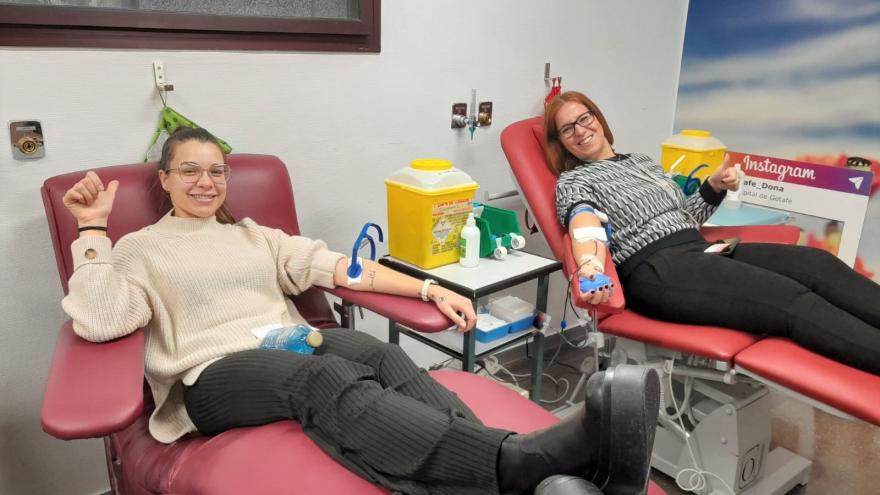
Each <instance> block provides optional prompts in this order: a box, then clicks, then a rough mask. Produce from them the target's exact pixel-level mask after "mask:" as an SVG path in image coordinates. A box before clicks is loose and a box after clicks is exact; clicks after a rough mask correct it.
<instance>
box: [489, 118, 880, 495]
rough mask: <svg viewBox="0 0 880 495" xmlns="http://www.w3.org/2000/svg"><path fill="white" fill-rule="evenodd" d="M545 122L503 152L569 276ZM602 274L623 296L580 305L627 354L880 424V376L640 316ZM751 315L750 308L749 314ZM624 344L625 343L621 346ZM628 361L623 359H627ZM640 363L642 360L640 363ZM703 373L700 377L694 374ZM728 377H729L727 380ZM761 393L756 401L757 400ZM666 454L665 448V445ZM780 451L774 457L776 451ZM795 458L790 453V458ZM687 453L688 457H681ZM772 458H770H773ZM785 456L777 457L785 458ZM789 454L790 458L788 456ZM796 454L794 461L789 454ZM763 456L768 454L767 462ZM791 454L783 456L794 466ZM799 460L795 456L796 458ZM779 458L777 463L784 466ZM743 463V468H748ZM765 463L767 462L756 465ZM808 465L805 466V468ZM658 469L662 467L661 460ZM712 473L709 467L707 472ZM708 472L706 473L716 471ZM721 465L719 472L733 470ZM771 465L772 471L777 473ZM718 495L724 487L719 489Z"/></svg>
mask: <svg viewBox="0 0 880 495" xmlns="http://www.w3.org/2000/svg"><path fill="white" fill-rule="evenodd" d="M544 145H545V143H544V119H543V117H533V118H529V119H525V120H521V121H519V122H515V123H513V124H511V125H509V126H508V127H507V128H505V129H504V130H503V131H502V133H501V146H502V148H503V150H504V153H505V155H506V157H507V160H508V162H509V163H510V166H511V171H512V174H513V178H514V182H515V183H516V185H517V188H518V189H519V191H520V193H521V195H522V197H523V199H524V202H525V204H526V208H527V209H528V211H529V212H530V214H531V215H532V216H533V218H534V219H535V222H536V224H537V226H538V228H539V229H540V230H541V232H542V233H543V235H544V238H545V239H546V240H547V243H548V244H549V246H550V249H551V250H552V251H553V254H554V256H555V257H556V258H557V259H559V260H561V261H562V262H563V263H564V265H565V266H564V270H565V273H566V274H571V273H573V272H574V271H576V269H577V264H576V263H575V262H574V259H573V256H572V252H571V241H570V239H569V236H568V233H567V232H565V230H564V229H563V228H562V226H561V225H560V223H559V220H558V219H557V217H556V207H555V204H556V177H555V176H554V175H553V174H552V173H551V172H550V170H549V168H548V167H547V164H546V158H545V155H544ZM702 232H703V235H704V236H705V237H706V238H707V239H709V240H717V239H725V238H731V237H739V238H740V240H741V241H742V242H774V243H785V244H793V243H795V242H796V241H797V238H798V234H799V232H798V229H797V228H796V227H792V226H750V227H705V228H703V229H702ZM605 273H606V274H608V275H609V276H611V277H612V279H614V282H615V284H616V285H617V286H618V290H616V291H615V292H614V293H613V296H612V297H611V299H610V300H609V301H608V302H607V303H605V304H603V305H601V306H598V307H593V306H590V305H587V304H584V303H581V302H580V300H579V299H577V298H576V297H575V301H577V304H578V305H579V306H580V307H584V308H588V309H590V310H591V311H593V312H594V314H596V315H597V318H596V319H595V320H594V321H598V328H599V330H601V331H602V332H603V333H606V334H610V335H614V336H616V337H618V345H617V347H616V348H619V349H620V350H622V351H623V352H624V353H625V352H626V351H627V350H634V351H636V352H634V353H633V354H634V355H633V356H631V357H636V358H637V357H641V356H636V355H635V354H639V353H641V349H637V348H636V349H633V346H629V347H627V346H626V345H620V344H621V343H623V344H627V342H636V343H639V344H641V347H642V348H645V346H653V347H655V348H662V349H665V350H667V351H669V352H668V355H670V356H679V357H682V356H694V357H696V358H699V359H701V360H702V361H706V362H707V364H708V366H709V367H711V368H713V369H712V370H710V372H711V373H715V372H719V373H720V374H718V373H716V376H717V377H718V378H723V379H728V378H731V379H733V380H735V379H737V378H736V377H737V375H739V378H742V375H746V376H748V377H749V378H751V379H752V380H755V381H757V382H758V383H760V384H764V385H767V386H768V387H769V388H771V389H774V390H778V391H782V392H784V393H787V394H789V395H792V396H794V397H796V398H798V399H801V400H804V401H806V402H808V403H810V404H811V405H813V406H815V407H818V408H821V409H823V410H825V411H827V412H830V413H832V414H835V415H837V416H840V417H844V418H848V419H855V418H858V419H861V420H864V421H867V422H869V423H873V424H875V425H880V407H878V404H880V377H878V376H875V375H871V374H869V373H865V372H863V371H860V370H857V369H855V368H851V367H849V366H846V365H843V364H841V363H838V362H835V361H832V360H830V359H827V358H825V357H822V356H819V355H817V354H815V353H812V352H810V351H808V350H806V349H803V348H802V347H800V346H798V345H797V344H795V343H794V342H792V341H790V340H788V339H784V338H777V337H773V338H763V339H762V338H760V336H756V335H751V334H748V333H744V332H740V331H737V330H733V329H729V328H723V327H717V326H709V325H684V324H677V323H669V322H664V321H658V320H654V319H650V318H647V317H644V316H642V315H639V314H637V313H635V312H633V311H630V310H628V309H626V308H625V300H624V296H623V291H622V290H619V288H620V280H619V279H618V277H617V273H616V271H615V269H614V265H613V263H612V261H611V256H607V257H606V267H605ZM570 285H571V290H572V293H573V294H578V291H579V287H578V279H577V277H572V279H571V284H570ZM744 310H746V309H744ZM620 338H623V339H622V340H621V339H620ZM624 355H625V354H624ZM636 360H638V359H636ZM694 374H695V375H699V374H700V372H695V373H694ZM725 374H726V375H727V376H726V377H725V376H724V375H725ZM759 393H760V391H758V392H756V393H755V395H756V396H757V395H759ZM760 421H762V422H766V424H765V425H764V426H762V427H761V428H764V429H765V431H764V433H765V435H764V438H765V439H766V442H765V444H764V445H763V448H764V452H765V454H766V453H767V445H766V443H769V419H768V418H760ZM663 430H664V429H662V428H661V429H658V433H657V435H658V436H657V442H656V443H655V451H654V452H655V467H657V464H658V463H657V462H656V461H657V457H658V456H657V454H658V445H662V444H663V443H664V438H665V436H666V432H665V431H663ZM713 441H715V444H711V443H709V442H707V443H706V444H701V447H702V448H704V449H707V450H708V449H719V450H725V449H726V447H725V446H722V445H720V444H718V443H717V438H716V439H714V440H713ZM661 448H662V447H661ZM774 452H776V451H774ZM789 454H790V453H789ZM682 455H684V454H682ZM769 455H771V456H772V455H773V453H770V454H769ZM782 455H783V453H780V454H779V456H782ZM786 455H787V454H786ZM792 456H794V455H793V454H792ZM764 457H766V455H765V456H764ZM790 457H791V456H788V457H786V459H788V460H790V459H789V458H790ZM795 457H796V456H795ZM779 459H780V458H777V459H775V460H773V462H777V461H778V463H784V462H787V461H783V460H779ZM744 460H745V462H744ZM756 460H757V461H758V462H757V464H760V463H761V462H763V459H761V458H758V459H756ZM738 462H739V463H740V464H739V465H738V466H737V469H738V470H739V471H738V472H739V473H740V474H742V470H743V469H749V468H748V465H749V463H748V458H747V456H741V458H740V459H739V461H738ZM791 462H792V463H794V464H797V468H793V469H792V470H800V471H799V472H800V473H801V474H800V475H799V476H800V478H799V480H800V481H804V482H805V480H806V478H807V476H808V474H809V473H808V469H809V465H808V461H806V460H803V459H801V460H793V461H791ZM805 463H806V464H805ZM659 464H663V462H660V463H659ZM710 467H711V466H710ZM710 467H707V466H703V468H704V469H708V470H710V471H711V470H712V469H710ZM728 468H729V466H721V467H718V469H728ZM774 468H775V465H774V466H771V467H770V468H768V470H770V469H774ZM751 474H752V476H751V478H747V479H746V483H753V482H755V483H757V479H758V478H759V477H760V475H761V473H760V470H758V471H755V472H753V473H751ZM718 489H720V488H718Z"/></svg>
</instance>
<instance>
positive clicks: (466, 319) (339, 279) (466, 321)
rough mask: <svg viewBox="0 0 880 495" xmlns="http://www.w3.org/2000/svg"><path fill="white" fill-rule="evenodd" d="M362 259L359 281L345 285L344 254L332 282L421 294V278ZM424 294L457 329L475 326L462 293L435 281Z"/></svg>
mask: <svg viewBox="0 0 880 495" xmlns="http://www.w3.org/2000/svg"><path fill="white" fill-rule="evenodd" d="M362 263H363V272H362V273H361V279H360V282H357V283H353V284H350V285H349V283H348V274H347V273H346V270H347V269H348V258H343V259H341V260H340V261H339V263H337V265H336V272H335V273H334V276H333V282H334V283H335V284H336V285H338V286H340V287H348V288H349V289H352V290H359V291H368V292H380V293H383V294H393V295H396V296H407V297H421V296H422V287H423V286H424V284H425V282H424V281H423V280H419V279H417V278H413V277H410V276H409V275H404V274H403V273H400V272H397V271H394V270H392V269H390V268H388V267H386V266H383V265H380V264H379V263H376V262H375V261H370V260H363V261H362ZM426 296H427V298H428V299H429V300H431V301H433V302H434V304H435V305H437V308H438V309H439V310H440V311H441V312H442V313H443V314H445V315H446V316H447V317H448V318H449V319H450V320H452V321H453V322H454V323H455V324H456V325H457V326H458V331H459V332H466V331H468V330H472V329H473V328H474V326H476V324H477V315H476V314H475V313H474V307H473V305H472V304H471V302H470V301H469V300H468V299H467V298H465V297H464V296H461V295H459V294H456V293H455V292H452V291H451V290H449V289H446V288H444V287H440V286H439V285H436V284H430V285H429V286H428V289H427V294H426ZM462 315H463V317H462Z"/></svg>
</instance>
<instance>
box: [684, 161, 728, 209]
mask: <svg viewBox="0 0 880 495" xmlns="http://www.w3.org/2000/svg"><path fill="white" fill-rule="evenodd" d="M738 179H739V178H738V177H737V172H736V169H735V168H734V167H733V165H731V164H730V158H729V156H728V155H724V162H723V163H722V164H721V165H720V166H719V167H718V168H716V169H715V171H714V172H712V175H710V176H709V177H708V178H707V179H706V180H705V182H703V184H702V185H700V190H699V192H697V193H696V194H693V195H691V197H689V198H688V199H687V202H686V203H685V207H686V208H687V210H688V212H690V214H691V216H693V217H694V219H695V220H696V221H697V223H699V224H700V225H702V224H703V222H705V221H706V220H708V219H709V217H710V216H712V213H714V212H715V210H716V209H717V208H718V205H720V204H721V202H722V201H723V200H724V197H725V196H726V195H727V191H736V190H737V189H739V181H738Z"/></svg>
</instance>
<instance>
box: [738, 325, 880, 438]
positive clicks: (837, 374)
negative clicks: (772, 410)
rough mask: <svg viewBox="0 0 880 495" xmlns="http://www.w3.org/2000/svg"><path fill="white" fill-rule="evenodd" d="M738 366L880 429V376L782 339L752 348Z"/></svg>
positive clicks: (741, 354)
mask: <svg viewBox="0 0 880 495" xmlns="http://www.w3.org/2000/svg"><path fill="white" fill-rule="evenodd" d="M735 362H736V366H737V368H741V369H743V370H745V371H747V372H749V373H752V374H755V375H758V376H760V377H761V378H763V379H766V380H769V381H771V382H774V383H776V384H777V385H781V386H783V387H785V388H788V389H791V390H793V391H795V392H797V393H799V394H802V395H805V396H807V397H809V398H811V399H814V400H817V401H819V402H823V403H825V404H828V405H830V406H832V407H835V408H837V409H840V410H841V411H843V412H845V413H848V414H851V415H853V416H855V417H857V418H860V419H863V420H865V421H867V422H869V423H872V424H875V425H878V426H880V376H877V375H872V374H870V373H866V372H864V371H860V370H857V369H855V368H851V367H849V366H846V365H844V364H840V363H838V362H837V361H832V360H831V359H828V358H826V357H823V356H820V355H818V354H815V353H813V352H810V351H808V350H806V349H804V348H803V347H800V346H799V345H797V344H795V343H794V342H792V341H790V340H788V339H783V338H778V337H773V338H767V339H764V340H762V341H760V342H758V343H756V344H754V345H751V346H749V348H747V349H745V350H744V351H742V352H740V353H739V354H737V355H736V359H735Z"/></svg>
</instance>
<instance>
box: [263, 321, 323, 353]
mask: <svg viewBox="0 0 880 495" xmlns="http://www.w3.org/2000/svg"><path fill="white" fill-rule="evenodd" d="M323 343H324V336H322V335H321V332H319V331H317V330H315V329H314V328H312V327H310V326H308V325H302V324H300V325H295V326H292V327H283V328H276V329H274V330H270V331H269V332H268V333H266V336H265V337H263V339H262V340H261V341H260V349H282V350H286V351H291V352H298V353H300V354H312V353H314V352H315V348H317V347H321V344H323Z"/></svg>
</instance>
